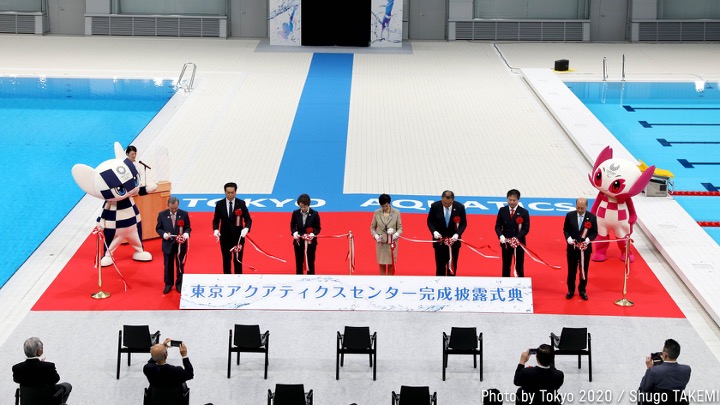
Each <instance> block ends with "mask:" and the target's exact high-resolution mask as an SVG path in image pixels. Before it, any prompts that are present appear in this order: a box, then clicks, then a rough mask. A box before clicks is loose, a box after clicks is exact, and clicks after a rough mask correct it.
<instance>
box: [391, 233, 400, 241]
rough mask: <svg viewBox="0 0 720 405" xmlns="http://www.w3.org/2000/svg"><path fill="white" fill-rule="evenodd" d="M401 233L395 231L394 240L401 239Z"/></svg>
mask: <svg viewBox="0 0 720 405" xmlns="http://www.w3.org/2000/svg"><path fill="white" fill-rule="evenodd" d="M400 234H401V232H395V233H394V234H393V240H398V239H400Z"/></svg>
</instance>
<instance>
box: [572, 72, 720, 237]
mask: <svg viewBox="0 0 720 405" xmlns="http://www.w3.org/2000/svg"><path fill="white" fill-rule="evenodd" d="M565 84H566V85H567V86H568V88H570V90H572V92H573V93H574V94H575V95H576V96H577V97H578V98H579V99H580V100H581V101H582V102H583V104H585V106H587V108H588V109H589V110H590V111H591V112H592V113H593V114H594V115H595V116H596V117H597V118H598V119H599V120H600V122H602V123H603V125H605V127H606V128H607V129H608V130H609V131H610V132H612V133H613V135H615V137H616V138H617V139H618V141H620V142H621V143H622V144H623V145H624V146H625V147H626V148H627V149H628V151H630V153H632V154H633V156H635V157H636V158H638V159H640V160H642V161H644V162H645V163H647V164H648V165H653V164H654V165H655V166H656V167H658V168H661V169H667V170H670V171H671V172H672V173H673V174H674V175H675V178H674V183H675V190H682V191H702V192H704V191H720V114H719V113H720V86H718V83H715V82H702V81H698V82H695V83H693V82H685V83H676V82H663V83H657V82H566V83H565ZM674 198H675V199H676V200H677V202H678V203H679V204H680V205H681V206H682V207H683V208H684V209H685V210H686V211H687V212H688V213H689V214H690V215H691V216H692V217H693V218H694V219H695V220H697V221H720V204H718V202H720V201H718V197H688V196H675V197H674ZM703 229H705V231H706V232H708V234H710V236H712V237H713V239H714V240H715V241H716V242H718V243H719V244H720V228H717V227H704V228H703Z"/></svg>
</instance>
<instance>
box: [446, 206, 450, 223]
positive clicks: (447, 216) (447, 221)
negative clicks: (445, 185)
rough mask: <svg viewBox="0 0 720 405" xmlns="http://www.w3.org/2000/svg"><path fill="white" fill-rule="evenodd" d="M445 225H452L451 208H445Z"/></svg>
mask: <svg viewBox="0 0 720 405" xmlns="http://www.w3.org/2000/svg"><path fill="white" fill-rule="evenodd" d="M445 226H450V208H445Z"/></svg>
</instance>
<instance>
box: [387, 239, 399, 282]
mask: <svg viewBox="0 0 720 405" xmlns="http://www.w3.org/2000/svg"><path fill="white" fill-rule="evenodd" d="M391 230H392V228H390V229H389V230H388V231H391ZM385 235H386V236H387V240H386V241H385V243H387V244H388V245H390V257H392V266H393V272H392V274H391V275H393V276H394V275H395V271H397V261H396V260H395V249H396V248H397V243H395V241H394V240H393V234H392V233H390V232H388V233H386V234H385Z"/></svg>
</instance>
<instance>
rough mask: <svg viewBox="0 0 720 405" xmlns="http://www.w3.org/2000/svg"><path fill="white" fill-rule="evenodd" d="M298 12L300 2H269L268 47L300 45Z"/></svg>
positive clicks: (296, 0)
mask: <svg viewBox="0 0 720 405" xmlns="http://www.w3.org/2000/svg"><path fill="white" fill-rule="evenodd" d="M300 10H301V9H300V0H270V10H269V13H268V24H269V26H268V32H269V34H270V45H280V46H300V45H301V40H302V35H301V32H302V31H301V28H302V24H301V21H302V19H301V17H300V15H301V13H300Z"/></svg>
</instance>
